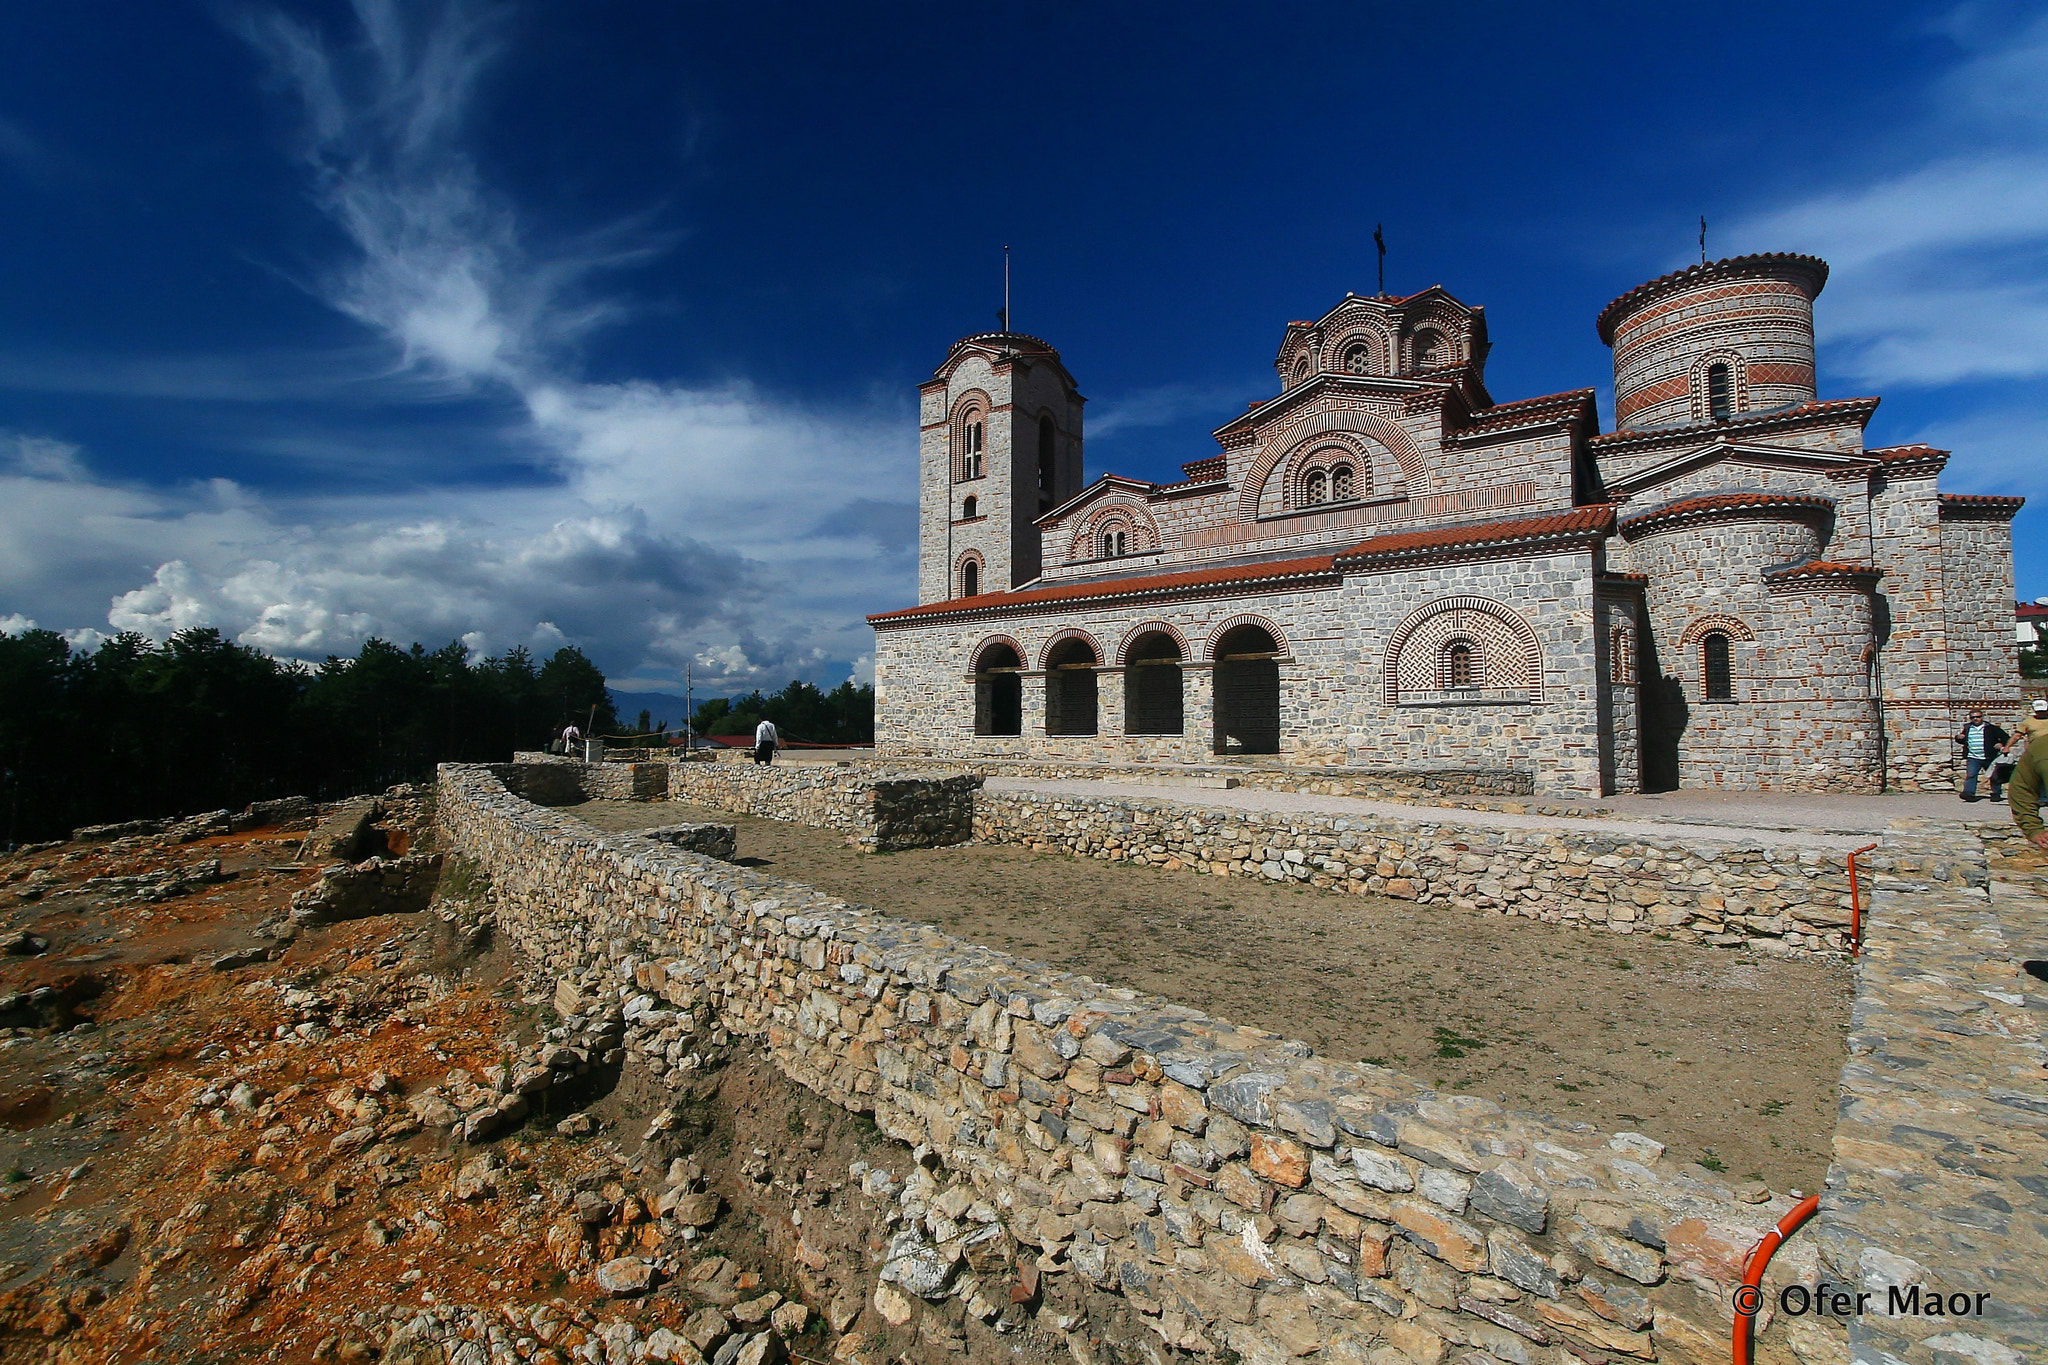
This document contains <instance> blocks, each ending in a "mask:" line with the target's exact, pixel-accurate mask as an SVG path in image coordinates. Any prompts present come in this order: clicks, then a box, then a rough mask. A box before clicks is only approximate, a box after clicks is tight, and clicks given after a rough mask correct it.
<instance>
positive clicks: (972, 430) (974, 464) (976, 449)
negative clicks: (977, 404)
mask: <svg viewBox="0 0 2048 1365" xmlns="http://www.w3.org/2000/svg"><path fill="white" fill-rule="evenodd" d="M984 439H985V438H984V435H983V431H982V419H981V417H980V415H979V414H976V415H974V416H971V417H969V418H968V419H967V422H966V424H965V425H964V426H962V427H961V428H960V477H961V478H963V479H978V478H980V477H981V457H982V445H983V442H984Z"/></svg>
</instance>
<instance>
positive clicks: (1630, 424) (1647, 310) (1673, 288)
mask: <svg viewBox="0 0 2048 1365" xmlns="http://www.w3.org/2000/svg"><path fill="white" fill-rule="evenodd" d="M1827 278H1828V265H1827V262H1826V261H1823V260H1820V259H1819V258H1818V257H1814V256H1795V255H1790V254H1786V253H1781V252H1772V253H1768V254H1765V255H1759V256H1736V257H1733V258H1732V259H1729V260H1725V261H1716V262H1714V263H1713V264H1712V265H1696V266H1692V267H1690V268H1688V269H1685V270H1680V271H1677V272H1675V273H1673V274H1670V275H1665V276H1663V277H1661V278H1659V279H1654V280H1651V281H1650V282H1649V283H1648V284H1642V285H1637V286H1636V287H1635V288H1634V289H1631V290H1629V291H1628V293H1626V294H1623V295H1622V296H1621V297H1620V298H1618V299H1616V300H1615V301H1614V302H1612V303H1610V304H1608V305H1607V306H1606V307H1605V308H1603V309H1601V310H1600V318H1599V321H1598V323H1597V326H1598V327H1599V329H1600V339H1601V340H1602V341H1604V342H1606V343H1607V344H1608V345H1609V346H1611V347H1613V348H1614V425H1615V428H1616V429H1617V430H1647V429H1650V428H1653V427H1671V426H1686V425H1689V424H1692V423H1696V422H1698V423H1710V422H1725V421H1731V420H1733V419H1735V418H1737V417H1740V416H1741V415H1742V414H1744V413H1755V412H1768V411H1770V410H1772V409H1774V408H1784V407H1791V406H1792V405H1794V404H1797V403H1807V402H1811V401H1813V399H1814V398H1815V397H1816V396H1817V390H1816V388H1815V384H1814V370H1813V300H1814V297H1815V296H1816V295H1818V294H1819V293H1820V291H1821V286H1823V285H1824V284H1826V283H1827Z"/></svg>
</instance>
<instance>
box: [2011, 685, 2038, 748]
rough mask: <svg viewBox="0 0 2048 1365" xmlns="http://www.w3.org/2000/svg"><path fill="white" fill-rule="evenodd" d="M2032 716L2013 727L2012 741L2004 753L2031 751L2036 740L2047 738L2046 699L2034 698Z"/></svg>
mask: <svg viewBox="0 0 2048 1365" xmlns="http://www.w3.org/2000/svg"><path fill="white" fill-rule="evenodd" d="M2033 709H2034V714H2032V715H2031V716H2028V717H2027V718H2026V719H2025V720H2023V721H2021V722H2020V723H2019V724H2018V725H2015V726H2014V727H2013V733H2012V739H2011V740H2010V741H2008V742H2007V744H2006V746H2005V748H2006V752H2008V753H2013V752H2014V751H2016V750H2019V749H2031V748H2033V747H2034V744H2035V742H2036V741H2037V740H2041V739H2044V738H2048V697H2036V698H2034V708H2033Z"/></svg>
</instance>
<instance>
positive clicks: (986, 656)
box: [974, 641, 1024, 735]
mask: <svg viewBox="0 0 2048 1365" xmlns="http://www.w3.org/2000/svg"><path fill="white" fill-rule="evenodd" d="M1023 667H1024V659H1023V656H1022V655H1020V654H1018V653H1017V651H1016V649H1015V648H1014V647H1012V646H1011V645H1009V644H1007V643H1004V642H1001V641H992V642H990V643H989V644H988V645H987V646H985V647H984V648H983V649H982V651H981V653H980V654H979V655H978V656H976V658H975V660H974V733H975V734H977V735H1021V734H1023V733H1024V683H1023V680H1022V679H1021V678H1020V677H1018V672H1019V670H1021V669H1022V668H1023Z"/></svg>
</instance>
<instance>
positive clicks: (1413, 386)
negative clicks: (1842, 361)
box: [869, 254, 2021, 797]
mask: <svg viewBox="0 0 2048 1365" xmlns="http://www.w3.org/2000/svg"><path fill="white" fill-rule="evenodd" d="M1826 279H1827V266H1826V264H1825V263H1824V262H1821V261H1819V260H1816V259H1814V258H1812V257H1807V256H1795V255H1785V254H1769V255H1760V256H1746V257H1739V258H1736V259H1733V260H1727V261H1720V262H1716V263H1714V264H1712V265H1701V266H1697V267H1693V268H1691V269H1688V270H1684V271H1679V272H1677V273H1675V274H1672V275H1667V276H1664V277H1663V278H1661V279H1657V280H1653V281H1650V282H1649V283H1646V284H1644V285H1641V286H1639V287H1638V288H1636V289H1633V290H1631V291H1629V292H1628V293H1626V294H1624V295H1622V296H1621V297H1620V298H1618V299H1616V300H1615V301H1614V302H1613V303H1611V304H1609V305H1608V307H1607V308H1606V309H1605V310H1604V311H1603V312H1602V313H1601V315H1600V317H1599V320H1598V329H1599V332H1600V335H1601V337H1602V339H1603V340H1604V341H1606V342H1607V343H1608V344H1609V345H1610V346H1612V347H1613V350H1614V366H1615V371H1614V373H1615V388H1616V395H1617V401H1616V412H1617V414H1618V425H1617V428H1616V429H1615V430H1613V431H1611V432H1605V433H1603V432H1601V431H1600V429H1599V418H1598V412H1597V409H1596V407H1595V404H1594V401H1593V391H1592V390H1591V389H1578V390H1572V391H1569V392H1566V393H1560V394H1552V395H1547V396H1545V397H1540V398H1533V399H1525V400H1520V401H1515V402H1508V403H1496V402H1494V400H1493V398H1492V396H1491V395H1490V394H1489V393H1488V392H1487V389H1486V385H1485V377H1484V369H1485V359H1486V354H1487V350H1488V347H1489V344H1490V343H1489V342H1488V341H1487V337H1486V320H1485V312H1484V310H1483V309H1481V308H1476V307H1472V306H1469V305H1466V304H1464V303H1461V302H1460V301H1458V300H1457V299H1455V298H1453V297H1452V296H1451V295H1450V294H1448V293H1446V292H1445V291H1444V290H1443V289H1441V288H1438V287H1432V288H1431V289H1428V290H1424V291H1423V292H1422V293H1420V294H1416V295H1412V296H1409V297H1407V298H1387V297H1364V296H1358V295H1347V296H1345V298H1344V299H1343V300H1342V301H1340V302H1339V303H1338V304H1337V305H1336V306H1335V307H1334V308H1332V309H1331V310H1330V311H1329V312H1328V313H1326V314H1325V315H1324V316H1323V317H1321V318H1319V319H1316V320H1314V321H1306V322H1295V323H1291V324H1289V325H1288V327H1287V328H1286V331H1285V334H1284V336H1283V338H1282V343H1281V348H1280V352H1279V354H1278V356H1277V357H1276V359H1275V369H1276V372H1277V374H1278V377H1279V381H1280V392H1279V393H1278V394H1277V395H1276V396H1274V397H1271V398H1265V399H1260V400H1258V401H1255V402H1253V403H1252V404H1251V405H1250V407H1249V409H1248V410H1247V411H1246V412H1244V413H1243V414H1241V415H1239V416H1237V417H1236V418H1234V419H1232V420H1231V421H1229V422H1227V423H1225V424H1224V425H1223V426H1222V427H1219V428H1218V429H1217V430H1216V433H1215V435H1216V440H1217V443H1218V445H1219V447H1220V451H1219V453H1216V454H1212V455H1209V456H1206V457H1203V458H1200V459H1196V460H1193V461H1190V462H1188V463H1187V464H1186V465H1185V466H1184V467H1183V469H1184V473H1185V476H1186V477H1185V478H1183V479H1181V480H1179V481H1176V482H1171V483H1164V484H1161V483H1153V482H1149V481H1146V480H1140V479H1131V478H1126V477H1122V476H1119V475H1104V476H1102V477H1100V478H1098V479H1096V480H1095V481H1094V482H1093V483H1089V484H1087V485H1086V486H1083V485H1082V482H1081V409H1082V403H1083V400H1082V399H1081V397H1080V395H1079V394H1078V392H1077V391H1076V389H1075V386H1074V381H1073V379H1072V377H1071V376H1070V375H1069V374H1068V373H1067V371H1066V370H1065V369H1064V368H1063V366H1062V365H1061V363H1060V360H1059V356H1058V353H1057V352H1056V351H1054V350H1053V349H1052V348H1051V347H1050V346H1049V345H1047V344H1046V343H1045V342H1043V341H1041V340H1039V339H1037V338H1033V337H1024V336H1019V335H1014V334H1009V333H994V334H987V335H982V336H976V337H969V338H966V339H964V340H962V341H960V342H959V343H956V344H955V346H954V347H953V348H952V351H951V352H950V353H949V355H948V356H947V359H946V361H945V363H944V364H943V365H942V366H941V367H940V368H939V370H938V372H937V374H936V375H935V376H934V378H933V379H932V380H930V381H929V382H927V383H926V384H925V385H924V386H923V387H922V388H921V390H920V404H921V406H920V413H921V417H920V423H921V438H920V439H921V445H920V468H921V493H920V499H921V507H922V512H921V517H922V521H921V530H920V541H919V546H920V551H919V553H920V571H919V580H918V582H919V587H918V605H917V606H915V607H910V608H907V609H904V610H900V611H891V612H884V613H881V614H878V615H876V616H873V617H870V618H869V619H870V621H871V623H872V624H873V626H874V628H875V631H876V651H875V659H876V670H875V686H876V705H877V735H878V743H879V744H880V746H881V748H882V750H883V752H885V753H888V754H893V755H899V756H903V757H940V758H944V759H947V760H948V761H952V760H966V761H973V760H975V759H978V758H1014V759H1043V760H1045V761H1049V762H1055V763H1057V762H1129V761H1170V762H1178V763H1199V762H1209V761H1214V760H1217V759H1227V760H1232V761H1249V762H1255V763H1270V764H1277V765H1281V766H1295V767H1324V766H1343V767H1352V768H1360V769H1374V768H1378V769H1384V770H1388V771H1393V770H1417V769H1433V770H1437V771H1440V772H1444V773H1452V772H1457V771H1461V770H1463V771H1471V770H1493V771H1500V770H1506V771H1512V772H1516V773H1520V774H1526V780H1527V781H1528V782H1529V784H1530V785H1531V787H1532V788H1533V789H1534V791H1535V792H1536V793H1537V794H1539V795H1546V796H1552V795H1554V796H1579V797H1586V796H1599V795H1604V794H1611V793H1617V792H1626V791H1635V790H1644V789H1649V790H1664V789H1670V788H1672V787H1678V786H1686V787H1697V786H1711V787H1723V788H1730V789H1742V790H1756V789H1768V790H1783V791H1846V792H1869V791H1879V790H1899V789H1910V790H1943V789H1948V788H1950V787H1951V786H1953V785H1954V783H1955V772H1954V770H1955V768H1956V766H1957V764H1956V762H1955V753H1954V746H1953V744H1952V742H1951V736H1952V735H1953V733H1954V731H1955V729H1956V726H1957V723H1958V721H1959V720H1960V719H1961V717H1962V716H1963V715H1964V714H1966V713H1967V712H1968V711H1969V710H1971V709H1974V708H1980V707H1981V708H1983V709H1986V710H1989V711H1993V712H2001V713H2009V712H2013V711H2015V710H2016V709H2017V708H2018V706H2019V705H2020V699H2021V693H2020V686H2019V680H2018V672H2017V661H2016V658H2015V653H2014V645H2013V642H2012V639H2011V631H2010V628H2009V627H2010V622H2009V613H2010V603H2011V600H2012V553H2011V522H2012V518H2013V515H2014V514H2015V513H2016V512H2017V510H2018V509H2019V506H2020V500H2019V499H2017V498H1996V497H1963V496H1956V495H1949V494H1944V493H1942V492H1940V490H1939V488H1938V482H1937V481H1938V476H1939V474H1940V472H1941V469H1942V467H1943V465H1944V464H1945V463H1946V462H1947V459H1948V454H1947V452H1945V451H1940V450H1934V449H1931V448H1928V447H1925V446H1900V447H1886V448H1872V447H1869V446H1867V444H1866V443H1865V441H1864V429H1865V427H1866V426H1867V424H1868V423H1869V421H1870V418H1871V415H1872V414H1873V413H1874V412H1875V410H1876V408H1877V404H1878V400H1877V399H1875V398H1852V399H1836V400H1822V399H1821V398H1820V397H1819V389H1818V386H1817V382H1818V381H1817V375H1816V372H1815V367H1814V344H1813V309H1814V300H1815V298H1816V296H1817V295H1818V294H1819V293H1820V292H1821V289H1822V287H1823V285H1824V284H1825V282H1826Z"/></svg>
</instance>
